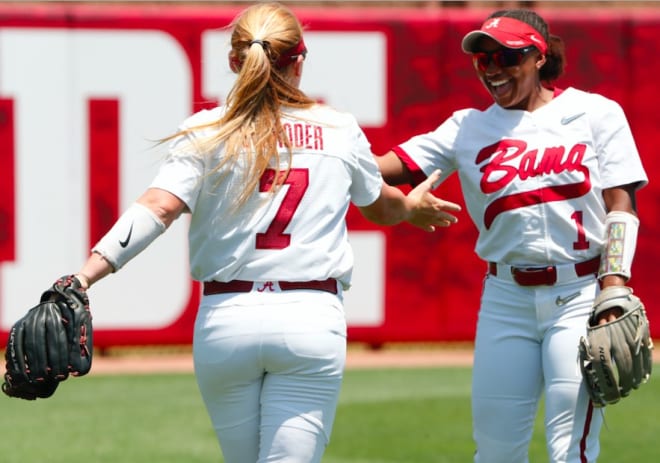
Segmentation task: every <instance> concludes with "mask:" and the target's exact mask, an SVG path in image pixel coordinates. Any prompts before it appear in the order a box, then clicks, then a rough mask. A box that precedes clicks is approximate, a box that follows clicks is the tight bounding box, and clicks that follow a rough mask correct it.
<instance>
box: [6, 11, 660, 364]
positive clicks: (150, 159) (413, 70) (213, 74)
mask: <svg viewBox="0 0 660 463" xmlns="http://www.w3.org/2000/svg"><path fill="white" fill-rule="evenodd" d="M249 3H251V2H243V1H235V2H224V1H223V2H220V1H159V2H155V1H152V2H141V1H124V2H120V1H96V2H78V1H68V2H30V1H20V2H0V335H1V336H6V334H7V331H8V330H9V327H10V326H11V325H12V324H13V322H14V321H15V320H16V319H18V318H19V316H20V315H21V314H22V313H24V312H25V311H26V310H27V309H28V308H29V307H31V306H33V305H34V304H36V302H37V299H38V297H39V294H40V293H41V291H42V290H44V289H45V288H46V287H48V286H50V284H52V282H53V281H54V280H55V279H56V278H57V277H59V276H60V275H62V274H66V273H72V272H75V271H77V270H78V269H79V267H80V265H81V263H82V262H83V261H84V259H85V258H86V256H87V253H88V252H89V249H90V248H91V246H93V244H94V243H95V242H96V241H97V240H98V239H99V238H100V237H101V236H102V235H103V234H104V233H105V231H107V229H108V228H109V226H110V225H111V224H112V223H113V222H114V221H115V220H116V218H117V217H118V216H119V214H120V213H121V212H122V211H123V210H124V209H125V208H127V207H128V206H129V205H130V204H131V203H132V202H133V201H134V199H135V198H136V197H137V196H138V195H139V194H140V193H141V192H142V191H143V190H144V189H145V188H146V187H147V185H148V184H149V182H150V181H151V179H152V178H153V176H154V175H155V173H156V170H157V168H158V165H159V161H160V160H161V159H162V156H163V154H164V153H163V152H162V149H161V148H156V147H155V146H154V145H155V144H154V141H155V140H157V139H159V138H161V137H164V136H166V135H169V134H171V133H172V132H173V131H174V130H175V129H176V127H177V126H178V124H179V123H180V122H181V121H182V120H183V119H184V118H185V117H186V116H187V115H189V114H191V113H192V112H194V111H198V110H201V109H203V108H208V107H213V106H215V105H217V104H221V103H222V102H223V100H224V97H225V96H226V94H227V92H228V90H229V88H230V87H231V84H232V82H233V78H234V75H233V74H232V73H231V71H230V70H229V67H228V65H227V59H226V57H227V51H228V50H229V47H228V34H227V31H226V29H225V26H227V25H228V24H229V23H230V21H231V20H232V19H233V18H234V16H235V15H236V14H237V13H238V12H239V11H240V10H241V9H243V8H244V7H245V6H246V5H247V4H249ZM284 3H286V4H287V5H289V6H290V7H291V8H292V9H293V10H294V11H295V12H296V13H297V14H298V16H299V17H300V19H301V20H302V22H303V24H304V25H305V29H306V35H305V42H306V43H307V46H308V48H309V55H308V57H307V62H306V66H305V74H304V77H303V82H302V87H303V90H305V91H306V92H307V93H308V94H309V95H310V96H313V97H314V98H316V99H318V100H319V101H324V102H326V103H328V104H331V105H333V106H335V107H337V108H338V109H341V110H345V111H348V112H351V113H353V114H355V115H356V117H357V118H358V121H359V122H360V124H361V126H362V127H363V128H364V130H365V132H366V134H367V136H368V137H369V139H370V141H371V143H372V147H373V150H374V153H376V154H383V153H385V152H386V151H387V150H389V148H390V147H391V146H393V145H395V144H397V143H399V142H401V141H403V140H405V139H407V138H408V137H410V136H412V135H414V134H417V133H421V132H426V131H429V130H433V129H434V128H435V127H436V126H437V125H439V124H440V123H441V122H442V121H443V120H444V119H445V118H447V117H449V116H450V115H451V113H452V112H453V111H455V110H458V109H462V108H465V107H479V108H483V107H486V106H488V105H490V103H491V99H490V96H489V95H488V94H487V93H486V91H485V90H484V89H483V88H482V87H481V84H480V83H479V81H478V80H477V79H476V77H475V75H474V71H473V69H472V66H471V62H470V59H469V57H468V56H467V55H465V54H464V53H463V52H462V51H461V48H460V40H461V38H462V37H463V35H464V34H465V33H467V32H468V31H470V30H472V29H474V28H478V27H479V25H480V24H481V22H482V21H483V20H484V19H485V18H486V16H487V15H488V14H490V13H491V12H492V11H493V10H496V9H500V8H513V7H523V8H533V9H536V10H537V11H539V13H541V15H542V16H543V17H544V18H545V19H546V20H547V21H548V23H549V24H550V29H551V33H553V34H555V35H559V36H561V37H562V38H563V39H564V42H565V44H566V53H567V58H568V67H567V73H566V75H565V76H564V77H563V78H562V79H560V81H559V82H558V83H557V84H558V86H559V87H562V88H566V87H569V86H575V87H578V88H580V89H582V90H586V91H592V92H597V93H601V94H603V95H605V96H607V97H610V98H612V99H614V100H616V101H618V102H619V103H620V104H621V105H622V106H623V108H624V110H625V112H626V115H627V117H628V119H629V122H630V125H631V127H632V130H633V134H634V135H635V138H636V140H637V143H638V148H639V150H640V153H641V156H642V160H643V162H644V164H645V167H646V169H647V171H648V174H649V177H650V179H651V183H650V184H649V186H647V187H646V188H644V189H643V190H641V191H640V193H639V196H638V198H639V211H640V218H641V221H642V226H641V229H640V235H639V240H638V246H637V257H636V259H635V264H634V267H633V278H632V281H631V286H633V287H634V288H635V291H636V293H637V294H639V295H640V297H641V298H642V299H643V300H644V301H645V302H646V303H647V305H648V309H649V310H648V311H649V318H650V321H651V327H652V329H656V327H660V318H659V317H660V315H659V314H658V311H657V310H655V307H654V305H655V303H654V295H655V291H654V290H655V285H656V284H657V282H656V280H655V262H657V261H659V260H660V244H659V243H658V240H657V237H658V236H659V232H660V230H658V228H659V227H660V218H659V217H658V216H659V215H660V208H659V206H658V204H659V201H658V195H659V194H660V191H659V188H660V187H659V186H658V185H657V184H656V182H654V180H653V179H655V178H656V177H657V176H658V174H659V173H660V161H658V160H657V159H656V158H655V154H656V149H657V148H656V145H657V132H658V127H659V126H660V124H659V123H660V118H659V116H658V112H657V108H658V103H660V86H658V84H657V75H658V74H660V61H659V60H658V59H657V58H656V50H657V49H658V48H659V47H660V4H658V3H656V2H641V1H590V2H580V1H566V2H544V1H524V2H509V1H506V2H495V1H391V2H390V1H290V2H284ZM454 177H455V176H454ZM454 177H452V178H450V179H449V180H448V181H447V182H445V183H444V184H443V185H441V186H440V187H439V189H438V190H437V194H438V195H439V196H441V197H443V198H445V199H447V200H451V201H455V202H458V203H460V204H463V200H462V197H461V192H460V187H459V185H458V182H457V179H456V178H454ZM459 219H460V222H459V224H457V225H456V226H454V227H452V228H450V229H448V230H442V231H439V232H436V233H433V234H427V233H424V232H422V231H419V230H417V229H414V228H413V227H410V226H407V225H401V226H397V227H392V228H380V227H376V226H374V225H372V224H370V223H368V222H366V221H364V220H363V219H362V218H361V217H360V216H359V214H357V213H356V211H355V210H351V211H350V213H349V217H348V223H349V229H350V233H351V242H352V244H353V247H354V250H355V254H356V267H355V274H354V286H353V288H351V290H350V291H348V292H347V293H346V311H347V317H348V320H349V340H350V341H352V342H355V343H365V344H367V345H369V346H372V347H377V346H381V345H384V344H386V343H469V342H470V341H471V340H472V337H473V335H474V330H475V323H476V316H477V309H478V304H479V296H480V292H481V283H482V280H483V277H484V275H485V271H486V265H485V263H484V262H482V261H480V260H479V259H478V258H477V257H476V256H475V254H474V252H473V247H474V242H475V239H476V231H475V228H474V226H473V225H472V223H471V222H470V219H469V217H468V216H467V215H466V213H464V212H463V213H461V215H460V217H459ZM186 227H187V223H186V219H185V218H183V219H182V220H179V221H178V223H176V224H175V225H174V226H173V227H172V228H171V229H170V230H169V231H168V233H166V234H165V235H163V236H162V237H161V238H159V239H158V240H157V241H156V242H155V243H154V245H153V246H151V247H150V248H149V249H148V250H147V251H146V252H144V253H143V254H142V255H140V256H139V257H138V258H136V259H135V260H133V261H132V262H131V263H129V264H128V265H127V266H126V267H125V268H124V269H122V271H121V272H119V273H117V274H115V275H112V276H111V277H109V278H107V279H106V280H104V281H103V282H101V283H100V284H98V285H96V286H95V287H94V288H93V289H92V290H91V292H90V297H91V300H92V310H93V312H94V320H95V328H96V331H95V343H96V344H97V345H98V347H99V349H101V351H103V350H107V349H112V348H116V347H121V346H163V347H166V346H180V345H184V346H185V345H188V344H189V343H190V341H191V336H192V324H193V321H194V316H195V310H196V307H197V303H198V302H199V297H200V291H199V290H200V288H199V285H198V284H197V283H196V282H193V281H191V280H190V278H189V275H188V261H187V257H188V256H187V251H186V248H187V236H186V232H187V231H186ZM658 329H660V328H658ZM653 334H654V335H656V334H657V332H655V331H654V333H653Z"/></svg>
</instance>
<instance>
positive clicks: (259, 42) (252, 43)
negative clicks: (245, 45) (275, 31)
mask: <svg viewBox="0 0 660 463" xmlns="http://www.w3.org/2000/svg"><path fill="white" fill-rule="evenodd" d="M255 43H258V44H259V45H261V48H263V49H264V50H265V49H266V48H267V47H268V45H270V44H269V43H268V41H266V40H259V39H255V40H252V41H250V46H252V45H254V44H255Z"/></svg>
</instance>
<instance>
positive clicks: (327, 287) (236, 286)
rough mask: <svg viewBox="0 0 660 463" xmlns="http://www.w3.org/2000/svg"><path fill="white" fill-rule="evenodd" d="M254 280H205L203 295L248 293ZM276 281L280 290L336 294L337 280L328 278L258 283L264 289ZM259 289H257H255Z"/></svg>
mask: <svg viewBox="0 0 660 463" xmlns="http://www.w3.org/2000/svg"><path fill="white" fill-rule="evenodd" d="M254 283H255V282H254V281H245V280H232V281H226V282H224V281H206V282H204V295H205V296H210V295H212V294H225V293H249V292H250V291H252V288H253V287H254ZM273 283H277V284H278V285H279V287H280V289H281V290H282V291H292V290H294V289H314V290H317V291H327V292H329V293H332V294H337V280H335V279H334V278H328V279H327V280H312V281H264V282H259V283H258V284H261V285H263V289H262V291H264V290H268V289H267V288H268V287H269V286H271V285H272V284H273ZM257 291H259V289H257Z"/></svg>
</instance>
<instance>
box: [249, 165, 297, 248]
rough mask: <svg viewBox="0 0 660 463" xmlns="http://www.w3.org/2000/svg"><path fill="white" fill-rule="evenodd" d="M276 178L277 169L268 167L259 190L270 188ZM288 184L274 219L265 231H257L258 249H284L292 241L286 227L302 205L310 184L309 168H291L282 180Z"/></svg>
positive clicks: (282, 174)
mask: <svg viewBox="0 0 660 463" xmlns="http://www.w3.org/2000/svg"><path fill="white" fill-rule="evenodd" d="M286 174H287V173H286V172H280V177H283V176H285V175H286ZM274 179H275V170H274V169H266V171H265V172H264V174H263V175H262V176H261V181H260V182H259V191H262V192H263V191H268V190H270V187H271V185H272V184H273V180H274ZM282 184H283V185H288V188H287V189H286V193H285V194H284V198H283V199H282V204H280V207H279V209H278V210H277V213H276V214H275V217H274V218H273V221H272V222H271V223H270V225H269V226H268V229H267V230H266V232H265V233H257V242H256V248H257V249H284V248H286V247H287V246H289V244H290V243H291V235H290V234H288V233H284V230H286V227H288V226H289V223H291V219H293V215H294V214H295V213H296V209H298V206H299V205H300V201H301V200H302V197H303V195H304V194H305V191H307V186H308V185H309V170H308V169H291V170H290V171H289V175H286V178H285V179H284V181H283V182H282Z"/></svg>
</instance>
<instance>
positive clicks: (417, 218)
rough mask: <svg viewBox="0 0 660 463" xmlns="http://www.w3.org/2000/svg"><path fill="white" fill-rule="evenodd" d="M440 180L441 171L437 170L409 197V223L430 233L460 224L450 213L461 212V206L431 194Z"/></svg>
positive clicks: (409, 194)
mask: <svg viewBox="0 0 660 463" xmlns="http://www.w3.org/2000/svg"><path fill="white" fill-rule="evenodd" d="M439 178H440V170H436V171H435V172H433V173H432V174H431V175H429V176H428V178H427V179H426V180H424V181H423V182H422V183H420V184H419V185H417V187H415V188H414V189H413V190H412V191H411V192H410V193H408V196H407V198H408V200H410V201H411V203H412V207H411V210H410V215H409V217H408V219H407V222H409V223H410V224H412V225H414V226H416V227H419V228H421V229H423V230H426V231H428V232H432V231H435V227H448V226H450V225H451V224H454V223H456V222H458V218H457V217H456V216H454V215H452V214H451V213H450V212H459V211H460V210H461V206H459V205H458V204H456V203H452V202H449V201H445V200H442V199H440V198H437V197H435V196H433V194H431V191H432V190H433V188H434V187H433V184H434V183H435V182H437V181H438V179H439Z"/></svg>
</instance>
